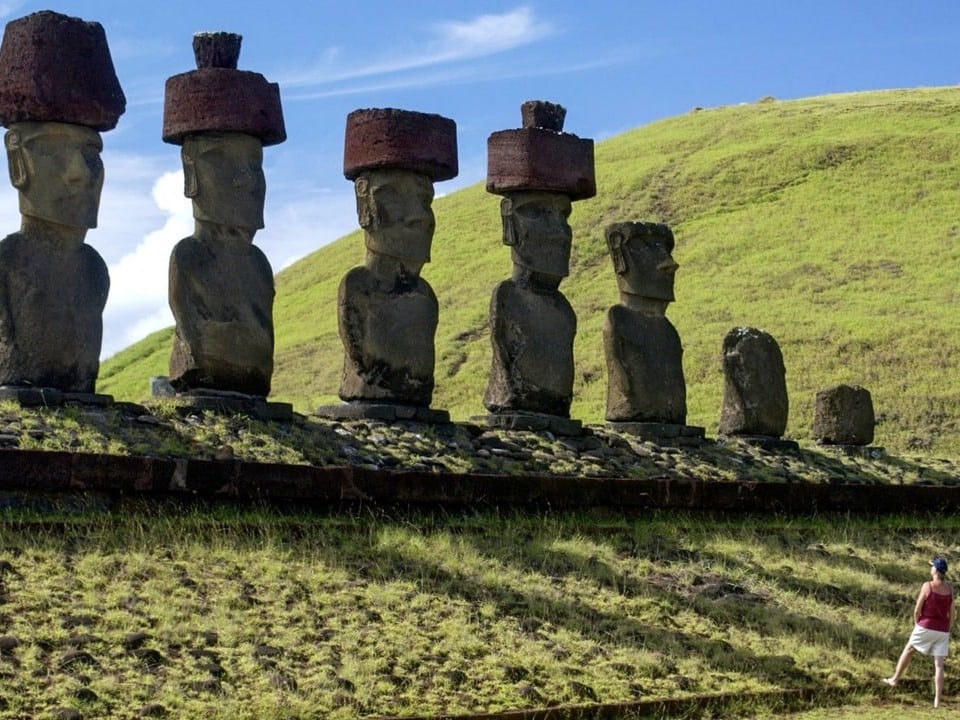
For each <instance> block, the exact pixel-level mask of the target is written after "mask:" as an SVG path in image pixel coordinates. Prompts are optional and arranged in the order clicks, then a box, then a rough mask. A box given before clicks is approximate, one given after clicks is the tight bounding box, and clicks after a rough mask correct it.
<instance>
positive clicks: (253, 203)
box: [163, 32, 286, 398]
mask: <svg viewBox="0 0 960 720" xmlns="http://www.w3.org/2000/svg"><path fill="white" fill-rule="evenodd" d="M240 43H241V36H240V35H237V34H234V33H227V32H216V33H198V34H197V35H195V36H194V38H193V50H194V56H195V59H196V64H197V69H196V70H191V71H189V72H185V73H181V74H179V75H174V76H172V77H170V78H168V79H167V83H166V89H165V95H164V108H163V140H164V141H165V142H168V143H171V144H174V145H180V146H181V159H182V161H183V174H184V194H185V195H186V196H187V197H189V198H190V199H191V200H192V202H193V216H194V232H193V235H191V236H190V237H187V238H184V239H183V240H181V241H180V242H178V243H177V245H176V246H175V247H174V249H173V252H172V253H171V256H170V268H169V303H170V309H171V310H172V311H173V316H174V319H175V320H176V330H175V333H174V340H173V350H172V353H171V356H170V382H171V384H172V385H173V387H174V388H175V389H176V390H177V391H178V393H180V394H182V395H189V396H194V395H197V394H201V395H202V394H213V395H217V394H221V395H222V394H226V393H236V394H240V395H246V396H251V397H255V398H264V397H266V396H267V395H268V394H269V393H270V382H271V377H272V374H273V345H274V332H273V298H274V285H273V270H272V269H271V267H270V263H269V261H268V260H267V258H266V256H265V255H264V254H263V252H262V251H261V250H260V248H258V247H256V246H255V245H254V244H253V238H254V235H255V234H256V232H257V230H259V229H261V228H262V227H263V207H264V199H265V194H266V183H265V180H264V174H263V148H264V147H265V146H268V145H275V144H278V143H281V142H283V141H284V140H285V139H286V131H285V128H284V122H283V110H282V107H281V104H280V90H279V86H278V85H277V84H276V83H271V82H268V81H267V80H266V78H264V77H263V75H261V74H259V73H255V72H250V71H246V70H238V69H237V61H238V57H239V54H240Z"/></svg>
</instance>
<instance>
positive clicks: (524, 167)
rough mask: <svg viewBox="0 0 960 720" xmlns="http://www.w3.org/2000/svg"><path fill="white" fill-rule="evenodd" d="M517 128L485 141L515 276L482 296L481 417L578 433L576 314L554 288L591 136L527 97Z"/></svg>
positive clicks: (591, 188) (587, 191)
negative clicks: (485, 339)
mask: <svg viewBox="0 0 960 720" xmlns="http://www.w3.org/2000/svg"><path fill="white" fill-rule="evenodd" d="M521 113H522V117H523V127H522V128H520V129H517V130H502V131H500V132H495V133H493V134H492V135H491V136H490V137H489V139H488V140H487V192H491V193H495V194H497V195H502V196H503V199H502V200H501V201H500V215H501V218H502V220H503V243H504V244H505V245H507V246H509V247H510V254H511V257H512V260H513V276H512V277H511V278H510V279H509V280H504V281H503V282H501V283H499V284H498V285H497V286H496V288H494V291H493V296H492V297H491V299H490V339H491V342H492V344H493V361H492V363H491V367H490V377H489V380H488V383H487V389H486V393H485V394H484V398H483V404H484V406H485V407H486V408H487V410H489V411H490V414H489V415H488V416H487V422H488V423H489V424H491V425H496V426H501V427H514V428H519V429H524V428H525V429H550V430H552V431H554V432H558V433H561V434H562V433H567V434H576V433H577V432H579V431H580V429H581V428H580V423H579V421H577V420H570V419H569V417H570V403H571V401H572V400H573V378H574V364H573V339H574V335H575V334H576V331H577V316H576V314H575V313H574V311H573V308H572V307H571V306H570V303H569V302H568V301H567V299H566V297H564V295H563V293H561V292H560V291H559V289H558V288H559V286H560V281H561V280H563V278H565V277H566V276H567V275H569V273H570V247H571V243H572V240H573V231H572V230H571V229H570V225H569V224H568V222H567V218H568V217H569V216H570V210H571V203H572V201H574V200H582V199H585V198H589V197H593V196H594V195H596V192H597V189H596V179H595V176H594V163H593V141H592V140H586V139H581V138H578V137H577V136H576V135H572V134H570V133H565V132H563V121H564V117H565V115H566V110H564V108H563V107H561V106H560V105H555V104H552V103H547V102H542V101H530V102H526V103H524V104H523V106H522V107H521Z"/></svg>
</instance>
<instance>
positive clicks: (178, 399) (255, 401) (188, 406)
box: [173, 391, 293, 422]
mask: <svg viewBox="0 0 960 720" xmlns="http://www.w3.org/2000/svg"><path fill="white" fill-rule="evenodd" d="M173 401H174V402H175V403H176V405H177V412H178V413H180V414H181V415H188V414H190V413H191V412H203V411H204V410H209V411H211V412H216V413H223V414H233V415H249V416H250V417H252V418H254V419H256V420H264V421H268V422H286V421H289V420H292V419H293V405H292V404H290V403H283V402H268V401H267V400H266V399H264V398H262V397H258V396H255V395H243V394H241V393H226V392H224V393H214V392H197V391H193V392H191V393H189V394H187V393H184V394H178V395H176V396H174V398H173Z"/></svg>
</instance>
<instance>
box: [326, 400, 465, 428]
mask: <svg viewBox="0 0 960 720" xmlns="http://www.w3.org/2000/svg"><path fill="white" fill-rule="evenodd" d="M314 414H315V415H317V416H318V417H322V418H327V419H330V420H380V421H382V422H387V423H392V422H404V421H406V422H418V423H427V424H429V425H444V424H446V423H449V422H450V413H448V412H447V411H446V410H433V409H431V408H425V407H417V406H415V405H398V404H394V403H371V402H345V403H341V404H339V405H321V406H320V407H318V408H317V410H316V412H315V413H314Z"/></svg>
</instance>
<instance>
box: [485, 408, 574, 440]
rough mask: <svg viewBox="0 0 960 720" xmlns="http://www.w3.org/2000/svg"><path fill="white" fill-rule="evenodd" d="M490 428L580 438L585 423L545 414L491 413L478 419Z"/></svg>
mask: <svg viewBox="0 0 960 720" xmlns="http://www.w3.org/2000/svg"><path fill="white" fill-rule="evenodd" d="M476 419H477V420H479V421H481V422H483V423H485V424H486V425H487V426H488V427H495V428H501V429H503V430H531V431H534V432H540V431H547V432H552V433H553V434H554V435H570V436H578V435H583V434H584V429H583V423H582V422H580V421H579V420H573V419H571V418H565V417H560V416H559V415H546V414H543V413H507V412H504V413H490V414H489V415H484V416H481V417H478V418H476Z"/></svg>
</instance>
